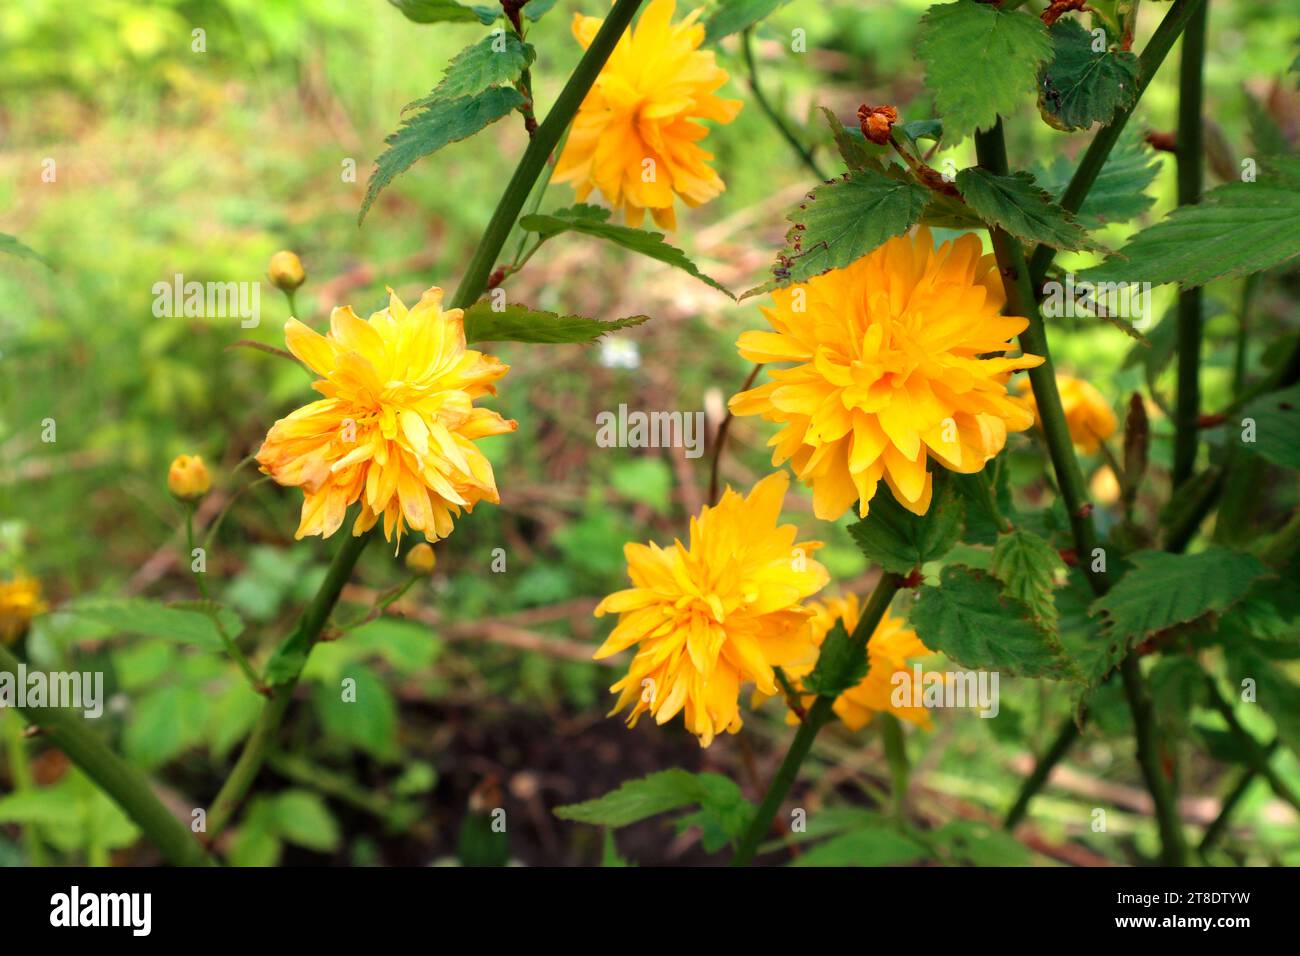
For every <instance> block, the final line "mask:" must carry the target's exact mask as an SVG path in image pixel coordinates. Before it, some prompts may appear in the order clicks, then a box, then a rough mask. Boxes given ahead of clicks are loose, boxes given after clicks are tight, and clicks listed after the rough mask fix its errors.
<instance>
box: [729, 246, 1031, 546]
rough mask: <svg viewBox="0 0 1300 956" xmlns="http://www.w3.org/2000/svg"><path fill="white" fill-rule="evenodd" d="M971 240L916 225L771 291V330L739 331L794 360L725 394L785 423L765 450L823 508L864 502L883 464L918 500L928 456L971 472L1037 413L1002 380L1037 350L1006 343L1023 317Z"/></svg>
mask: <svg viewBox="0 0 1300 956" xmlns="http://www.w3.org/2000/svg"><path fill="white" fill-rule="evenodd" d="M980 250H981V246H980V241H979V239H978V238H977V237H976V236H974V235H973V234H967V235H964V236H962V237H961V238H959V239H957V240H956V241H953V242H945V243H944V244H943V245H942V246H940V247H939V248H938V249H936V248H934V244H933V242H932V241H931V238H930V231H929V230H928V229H925V228H920V229H918V230H916V233H915V234H914V235H912V236H900V237H898V238H896V239H891V240H889V241H888V242H886V243H885V244H884V245H883V246H880V247H879V248H877V249H875V250H874V251H872V252H870V253H868V254H867V255H865V256H863V257H862V258H861V259H859V260H857V261H856V262H854V263H852V264H851V265H849V266H847V267H846V268H843V269H834V270H832V271H830V272H827V273H826V274H824V275H820V276H817V277H815V278H813V279H810V280H809V281H808V282H807V283H803V284H800V285H794V286H791V287H789V288H786V289H780V290H778V291H776V292H774V293H773V295H772V298H773V300H774V303H775V304H774V307H773V308H771V309H766V308H765V309H764V310H763V313H764V315H765V316H766V318H767V320H768V322H769V323H770V324H771V326H772V328H773V329H774V330H775V331H772V332H745V333H744V334H742V335H741V337H740V340H739V342H738V346H739V349H740V354H741V355H742V356H744V357H745V358H747V359H749V360H750V361H753V362H778V363H788V362H792V363H795V364H794V365H793V366H792V367H789V368H782V369H778V370H776V371H773V372H772V373H771V378H772V381H770V382H767V383H765V384H763V385H760V386H759V387H758V388H755V389H751V390H750V391H748V392H742V393H741V394H739V395H735V396H733V397H732V399H731V403H730V407H731V410H732V412H733V413H734V414H736V415H762V416H763V417H764V418H765V419H767V420H768V421H774V422H780V423H782V424H783V425H784V426H785V427H784V428H782V429H781V430H780V431H779V432H778V433H777V434H776V436H775V437H773V438H772V440H771V441H770V442H769V443H768V444H770V445H773V446H775V452H774V453H773V455H772V463H773V464H775V465H779V464H781V463H782V462H785V461H787V460H788V461H790V463H791V465H792V467H793V468H794V471H795V473H796V474H797V475H798V476H799V478H800V479H801V480H802V481H803V482H804V483H805V484H808V485H811V486H812V489H813V508H814V511H815V512H816V514H817V517H818V518H822V519H825V520H835V519H836V518H839V517H840V516H841V515H842V514H844V512H845V511H846V510H847V509H848V508H849V506H850V505H852V504H853V502H854V501H857V502H858V511H859V513H860V514H861V515H863V516H865V515H866V514H867V510H868V503H869V502H870V501H871V498H872V496H873V495H875V493H876V487H877V484H878V483H879V481H880V480H881V479H882V478H883V479H884V480H885V483H886V484H887V485H888V486H889V488H890V490H892V491H893V493H894V497H895V498H896V499H897V500H898V501H899V503H900V504H902V505H903V506H904V507H906V508H908V509H909V510H910V511H912V512H914V513H916V514H925V512H926V510H927V509H928V508H929V507H930V496H931V484H932V483H931V477H930V473H929V471H928V470H927V469H926V460H927V458H933V459H934V460H935V461H937V462H938V463H939V464H940V465H942V466H944V467H945V468H950V469H952V470H954V471H959V472H965V473H972V472H977V471H979V470H980V469H981V468H983V467H984V464H985V462H987V461H988V460H989V459H990V458H992V457H993V456H994V455H996V454H997V453H998V452H999V451H1001V450H1002V446H1003V445H1004V444H1005V443H1006V437H1007V432H1009V431H1023V430H1024V429H1026V428H1028V427H1029V426H1030V425H1031V424H1032V423H1033V420H1034V419H1033V413H1032V412H1031V411H1030V410H1029V408H1028V407H1027V406H1026V405H1025V403H1024V402H1023V401H1021V399H1019V398H1017V397H1015V396H1013V395H1009V394H1008V393H1007V380H1008V379H1009V378H1010V376H1011V373H1012V372H1014V371H1016V370H1017V369H1024V368H1032V367H1033V366H1035V365H1038V364H1040V363H1041V362H1042V361H1043V360H1042V359H1041V358H1039V357H1038V356H1036V355H1021V356H1018V357H1010V356H1006V355H1004V354H1003V353H1005V352H1007V351H1009V350H1012V349H1014V348H1015V346H1014V345H1013V344H1012V341H1011V340H1012V338H1013V337H1014V336H1015V335H1017V334H1019V333H1020V332H1021V331H1023V330H1024V329H1025V328H1026V327H1027V326H1028V324H1029V320H1028V319H1024V318H1020V317H1019V316H1006V315H1002V314H1001V312H1002V306H1003V304H1004V303H1005V301H1006V298H1005V294H1004V292H1003V289H1002V282H1001V279H1000V278H999V275H998V271H997V267H996V263H995V262H994V259H993V256H992V255H987V256H985V255H981V253H980Z"/></svg>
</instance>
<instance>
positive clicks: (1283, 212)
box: [1079, 156, 1300, 288]
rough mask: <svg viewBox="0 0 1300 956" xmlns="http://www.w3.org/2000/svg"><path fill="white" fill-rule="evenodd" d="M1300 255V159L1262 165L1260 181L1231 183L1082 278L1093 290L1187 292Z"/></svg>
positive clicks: (1281, 159) (1179, 211) (1140, 235)
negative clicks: (1138, 287)
mask: <svg viewBox="0 0 1300 956" xmlns="http://www.w3.org/2000/svg"><path fill="white" fill-rule="evenodd" d="M1297 255H1300V158H1297V157H1294V156H1289V157H1278V156H1275V157H1272V158H1265V159H1261V160H1260V161H1259V170H1258V178H1257V181H1255V182H1253V183H1247V182H1233V183H1226V184H1224V185H1222V186H1219V187H1218V188H1216V189H1212V190H1210V191H1209V192H1208V193H1206V194H1205V195H1204V196H1203V197H1202V199H1201V201H1200V202H1199V203H1197V204H1196V205H1193V206H1180V207H1179V208H1177V209H1175V210H1174V211H1173V212H1172V213H1170V214H1169V215H1168V216H1166V217H1165V218H1164V219H1163V220H1161V221H1160V222H1158V223H1156V224H1155V225H1154V226H1151V227H1150V228H1149V229H1144V230H1142V231H1141V232H1139V233H1138V234H1137V235H1135V236H1134V237H1133V238H1132V239H1130V240H1129V242H1128V245H1126V246H1125V247H1124V248H1123V249H1122V250H1120V252H1119V253H1117V254H1116V255H1115V256H1112V257H1111V258H1109V259H1107V260H1106V261H1105V262H1103V263H1102V264H1101V265H1098V266H1094V267H1093V268H1091V269H1087V270H1085V271H1084V272H1083V273H1082V274H1081V275H1080V276H1079V279H1080V280H1087V281H1089V282H1116V281H1127V282H1150V283H1153V284H1155V285H1163V284H1164V283H1167V282H1177V283H1179V284H1180V285H1181V286H1183V287H1184V288H1191V287H1194V286H1199V285H1204V284H1205V283H1207V282H1212V281H1213V280H1215V279H1222V278H1226V277H1232V276H1243V275H1249V274H1250V273H1253V272H1261V271H1263V270H1265V269H1271V268H1272V267H1273V266H1276V265H1280V264H1281V263H1283V262H1287V261H1289V260H1291V259H1294V258H1295V257H1296V256H1297Z"/></svg>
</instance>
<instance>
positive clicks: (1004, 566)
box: [991, 530, 1065, 627]
mask: <svg viewBox="0 0 1300 956" xmlns="http://www.w3.org/2000/svg"><path fill="white" fill-rule="evenodd" d="M1064 568H1065V563H1064V562H1063V561H1062V560H1061V556H1060V555H1059V554H1058V553H1057V551H1056V549H1055V548H1053V547H1052V546H1051V545H1050V544H1048V543H1047V542H1046V541H1044V540H1043V539H1042V538H1040V537H1039V536H1038V535H1036V534H1034V533H1033V532H1031V531H1024V530H1016V531H1011V532H1009V533H1007V534H1004V535H1002V536H1001V537H999V538H998V542H997V544H996V545H995V546H994V548H993V564H992V567H991V570H992V571H993V574H994V576H995V577H996V578H997V579H998V580H999V581H1001V582H1002V584H1003V591H1002V593H1003V594H1005V595H1007V597H1011V598H1015V599H1016V600H1017V601H1019V602H1020V603H1022V604H1023V605H1025V607H1027V608H1029V610H1030V612H1031V613H1032V614H1033V615H1034V617H1036V618H1037V619H1038V620H1040V621H1042V622H1043V623H1044V624H1046V625H1047V626H1048V627H1055V626H1056V621H1057V613H1056V602H1055V600H1054V599H1053V595H1052V592H1053V591H1054V590H1055V589H1056V572H1057V571H1058V570H1063V569H1064Z"/></svg>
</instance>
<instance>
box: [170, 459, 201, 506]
mask: <svg viewBox="0 0 1300 956" xmlns="http://www.w3.org/2000/svg"><path fill="white" fill-rule="evenodd" d="M211 487H212V476H211V475H209V474H208V466H207V465H205V464H203V459H202V457H200V456H199V455H177V456H176V458H175V459H174V460H173V461H172V463H171V467H170V468H168V469H167V490H168V491H170V492H171V493H172V494H173V495H174V496H176V497H177V498H179V499H180V500H181V501H196V500H198V499H199V498H202V497H203V496H204V495H206V494H207V493H208V489H209V488H211Z"/></svg>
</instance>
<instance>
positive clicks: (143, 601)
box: [59, 598, 243, 651]
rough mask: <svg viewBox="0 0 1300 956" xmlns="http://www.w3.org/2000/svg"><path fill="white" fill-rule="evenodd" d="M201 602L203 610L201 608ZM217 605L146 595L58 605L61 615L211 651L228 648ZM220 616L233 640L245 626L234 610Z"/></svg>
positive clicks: (223, 609) (225, 610) (224, 610)
mask: <svg viewBox="0 0 1300 956" xmlns="http://www.w3.org/2000/svg"><path fill="white" fill-rule="evenodd" d="M200 604H202V608H201V609H196V608H199V606H200ZM215 607H217V605H213V604H211V603H209V602H189V603H188V606H187V605H186V604H184V603H182V604H178V605H173V606H169V605H166V604H160V603H159V602H157V601H150V600H148V599H147V598H104V599H92V600H89V601H77V602H75V603H73V604H65V605H64V606H62V607H60V608H59V613H60V614H71V615H74V616H76V617H82V618H86V619H89V620H92V621H97V622H98V623H100V624H103V625H105V626H107V627H111V628H113V629H114V630H115V631H120V632H122V633H126V634H142V635H144V636H146V637H160V638H163V639H164V640H168V641H173V642H175V643H178V644H194V645H197V646H198V647H202V648H205V649H207V650H212V651H220V650H223V649H224V648H225V645H224V644H223V643H222V640H221V634H220V633H219V632H218V631H217V626H216V624H215V623H214V622H213V618H212V617H211V616H210V615H209V613H208V612H209V611H210V610H211V609H212V608H215ZM220 616H221V619H222V620H223V621H225V622H226V623H227V624H228V626H229V628H230V630H228V631H227V633H228V635H229V636H230V638H231V639H232V640H233V639H234V638H235V637H237V636H238V635H239V632H240V631H241V630H242V629H243V624H242V623H240V622H239V619H238V617H236V616H235V614H234V612H233V611H230V610H228V609H225V608H222V609H221V610H220Z"/></svg>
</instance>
